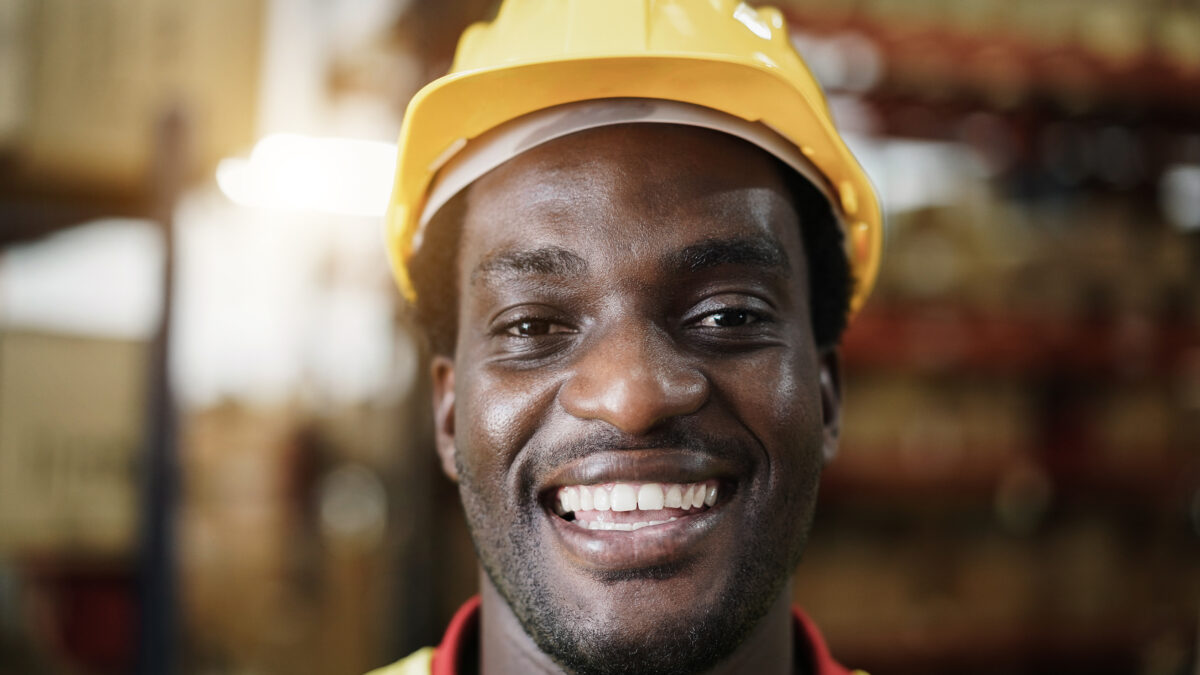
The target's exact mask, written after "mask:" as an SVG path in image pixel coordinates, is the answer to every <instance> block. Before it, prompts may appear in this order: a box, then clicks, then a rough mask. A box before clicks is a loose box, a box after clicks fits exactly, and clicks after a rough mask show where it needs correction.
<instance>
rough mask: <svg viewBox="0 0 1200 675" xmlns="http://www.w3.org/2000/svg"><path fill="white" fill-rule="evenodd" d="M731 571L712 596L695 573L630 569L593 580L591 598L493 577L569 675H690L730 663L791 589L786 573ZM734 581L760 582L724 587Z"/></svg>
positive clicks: (542, 647)
mask: <svg viewBox="0 0 1200 675" xmlns="http://www.w3.org/2000/svg"><path fill="white" fill-rule="evenodd" d="M726 569H729V571H731V572H735V573H734V574H733V575H731V577H729V578H728V579H722V580H720V581H721V583H715V584H713V585H711V586H709V587H708V588H707V591H708V592H700V591H698V590H697V587H696V586H695V585H694V583H695V582H694V580H691V579H687V577H688V576H689V574H688V573H689V572H694V571H695V570H674V569H670V568H668V567H659V568H646V569H638V570H626V571H623V572H621V573H619V576H620V577H622V578H619V579H618V578H607V577H610V576H612V574H608V575H605V576H606V578H605V579H604V580H599V579H595V578H594V577H593V578H592V579H591V580H589V581H588V582H587V584H585V585H589V586H590V585H592V584H596V585H598V586H600V587H601V588H600V589H591V592H588V591H585V590H584V589H572V591H566V592H563V591H561V590H557V589H556V590H552V589H550V588H548V587H547V586H546V585H535V586H532V587H529V586H526V587H524V588H514V587H511V586H509V585H508V584H506V583H505V582H504V578H503V577H499V576H498V575H497V574H495V573H494V572H493V571H492V570H488V576H489V578H490V579H491V581H492V584H493V585H494V586H495V588H496V589H497V591H498V592H499V594H500V596H501V597H502V598H503V599H504V601H505V602H506V603H507V604H508V606H509V607H510V608H511V609H512V611H513V614H514V615H515V618H516V620H517V622H518V623H519V624H520V625H521V627H522V629H523V630H524V631H525V633H526V634H527V635H529V636H530V637H531V638H532V639H533V641H534V643H535V644H536V645H537V647H538V649H539V650H540V651H542V652H543V653H544V654H546V655H547V656H549V657H550V658H551V659H552V660H553V661H554V662H555V663H557V664H558V665H559V666H560V667H562V668H563V669H564V670H565V671H566V672H569V673H574V674H576V675H617V674H625V673H630V674H632V673H639V674H646V675H684V674H686V673H700V672H705V671H708V670H711V669H712V668H713V667H714V666H716V665H717V664H719V663H720V662H722V661H724V660H725V659H727V658H729V656H730V655H732V654H733V653H734V652H735V650H736V649H737V648H738V646H739V645H741V644H742V643H743V642H744V641H745V640H746V639H747V637H748V636H749V635H750V633H751V632H752V631H753V630H754V628H755V627H756V626H757V625H758V623H759V622H760V621H761V620H762V618H763V616H764V615H766V613H767V611H768V610H769V609H770V607H771V605H772V604H773V603H774V602H775V601H776V600H777V599H778V597H779V594H780V593H781V592H782V591H783V588H784V586H785V585H786V580H787V573H786V571H784V573H782V574H781V573H780V570H778V569H775V570H770V571H768V570H767V569H763V568H761V567H760V568H757V569H748V568H747V567H746V566H745V565H733V566H730V568H726ZM613 574H617V573H613ZM681 577H683V578H681ZM527 579H528V578H526V580H527ZM733 580H741V581H743V582H745V581H746V580H754V581H757V582H758V583H757V584H754V583H751V584H749V585H731V584H729V583H724V582H729V581H733ZM522 585H523V586H524V584H522ZM722 588H723V589H724V590H715V589H722ZM574 591H578V592H574ZM571 596H574V597H571Z"/></svg>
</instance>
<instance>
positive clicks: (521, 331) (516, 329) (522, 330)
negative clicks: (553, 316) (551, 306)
mask: <svg viewBox="0 0 1200 675" xmlns="http://www.w3.org/2000/svg"><path fill="white" fill-rule="evenodd" d="M504 332H505V333H507V334H509V335H512V336H513V337H539V336H541V335H550V334H551V333H563V332H566V327H564V326H562V325H560V324H556V323H554V322H553V321H546V320H545V319H522V320H520V321H516V322H514V323H512V324H509V326H508V327H507V328H506V329H505V331H504Z"/></svg>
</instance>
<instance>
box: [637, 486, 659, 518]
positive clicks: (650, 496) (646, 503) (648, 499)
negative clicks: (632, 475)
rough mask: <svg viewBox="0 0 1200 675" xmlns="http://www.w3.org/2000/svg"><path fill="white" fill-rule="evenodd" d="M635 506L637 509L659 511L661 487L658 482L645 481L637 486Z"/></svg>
mask: <svg viewBox="0 0 1200 675" xmlns="http://www.w3.org/2000/svg"><path fill="white" fill-rule="evenodd" d="M637 507H638V510H639V511H659V510H661V509H662V507H663V489H662V486H661V485H659V484H658V483H646V484H645V485H642V487H640V488H638V493H637Z"/></svg>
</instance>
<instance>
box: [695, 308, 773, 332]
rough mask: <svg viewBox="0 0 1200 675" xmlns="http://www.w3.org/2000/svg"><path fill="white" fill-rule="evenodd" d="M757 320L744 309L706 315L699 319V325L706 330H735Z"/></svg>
mask: <svg viewBox="0 0 1200 675" xmlns="http://www.w3.org/2000/svg"><path fill="white" fill-rule="evenodd" d="M758 320H759V319H758V317H757V316H755V315H754V314H752V313H750V312H747V311H746V310H744V309H726V310H722V311H720V312H713V313H712V314H708V315H706V316H705V317H704V318H702V319H700V321H699V325H701V326H704V327H706V328H737V327H739V326H746V325H749V324H752V323H754V322H756V321H758Z"/></svg>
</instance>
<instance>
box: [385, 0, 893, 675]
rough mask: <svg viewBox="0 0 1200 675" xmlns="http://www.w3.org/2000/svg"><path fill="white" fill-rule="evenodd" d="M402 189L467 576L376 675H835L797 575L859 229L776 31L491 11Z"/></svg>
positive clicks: (573, 11) (405, 236)
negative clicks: (458, 500)
mask: <svg viewBox="0 0 1200 675" xmlns="http://www.w3.org/2000/svg"><path fill="white" fill-rule="evenodd" d="M396 180H397V182H396V190H395V193H394V196H393V203H392V208H391V211H390V213H389V244H390V246H391V253H392V260H393V264H394V267H395V270H396V272H397V279H398V281H399V283H400V286H401V288H402V290H404V291H405V293H406V294H407V295H408V296H409V298H410V299H411V300H412V301H413V302H414V306H415V308H416V314H417V317H418V318H419V319H420V321H421V324H422V326H423V327H424V328H425V329H426V330H427V332H428V337H429V339H430V344H431V346H432V348H433V351H434V357H433V362H432V369H433V370H432V372H433V381H434V395H433V399H434V400H433V407H434V418H435V428H436V435H437V449H438V453H439V455H440V458H441V461H442V466H443V469H444V471H445V473H446V474H447V475H448V476H449V477H450V478H451V479H452V480H455V481H457V483H458V485H459V491H460V495H461V497H462V501H463V506H464V509H465V511H466V515H467V521H468V524H469V527H470V530H471V535H472V538H473V541H474V543H475V548H476V551H477V553H478V557H479V561H480V565H481V568H482V571H483V572H484V573H483V574H481V580H480V584H481V594H480V598H478V599H475V600H472V601H471V602H469V603H468V604H467V605H466V606H465V607H464V608H463V609H462V610H460V612H459V614H458V615H457V616H456V618H455V620H454V621H453V622H452V625H451V627H450V629H449V630H448V631H447V633H446V637H445V638H444V639H443V641H442V644H441V646H440V647H438V648H437V649H436V650H432V649H426V650H422V651H420V652H418V653H416V654H414V655H413V656H411V657H409V658H408V659H405V660H404V661H401V662H399V663H397V664H394V665H393V666H390V667H389V668H385V669H383V670H381V671H377V672H378V673H386V674H408V673H431V672H432V673H465V672H476V671H480V672H484V673H558V672H568V673H579V674H590V673H597V674H599V673H755V674H760V673H761V674H771V673H811V674H819V675H829V674H835V673H837V674H844V673H846V672H847V671H846V670H845V669H843V668H842V667H841V666H840V665H838V664H837V663H836V662H834V661H833V659H832V658H831V657H830V656H829V654H828V651H827V650H826V648H825V646H824V644H823V642H822V640H821V637H820V635H819V634H818V633H817V631H816V629H815V627H814V626H813V625H812V624H811V622H809V621H808V619H807V618H805V617H804V615H803V614H802V613H800V612H799V610H793V609H792V608H791V607H790V600H789V599H790V598H791V595H792V593H791V582H790V578H791V573H792V570H793V568H794V567H795V565H796V564H797V562H798V561H799V559H800V555H801V552H802V550H803V548H804V542H805V539H806V537H807V533H808V530H809V527H810V525H811V522H812V517H813V510H814V504H815V500H816V494H817V487H818V483H819V478H820V474H821V469H822V467H823V466H824V464H825V463H826V462H827V461H829V459H831V458H832V457H833V455H834V453H835V451H836V448H837V440H838V420H839V405H840V392H839V390H838V364H837V352H836V344H837V340H838V337H839V335H840V333H841V331H842V329H843V328H844V325H845V322H846V320H847V317H848V315H849V314H850V313H851V311H852V310H853V309H854V308H857V306H858V305H860V304H861V302H862V301H863V299H864V298H865V295H866V293H867V291H868V289H869V287H870V285H871V282H872V280H873V277H874V273H875V269H876V267H877V265H878V260H879V244H880V222H879V221H880V216H879V209H878V205H877V203H876V200H875V197H874V194H873V192H872V190H871V188H870V186H869V184H868V183H867V181H866V178H865V177H864V176H863V174H862V171H861V169H860V168H859V167H858V165H857V164H856V163H855V162H854V160H853V158H852V157H851V156H850V154H849V153H848V151H847V150H846V148H845V146H844V145H843V144H842V142H841V139H840V138H839V137H838V135H837V132H836V130H834V128H833V126H832V124H831V123H830V120H829V116H828V111H827V110H826V108H825V105H824V101H823V99H822V97H821V95H820V92H819V90H818V88H817V86H816V83H815V82H814V81H813V80H812V78H811V76H810V75H809V74H808V72H807V70H806V69H805V68H804V66H803V64H802V63H801V62H800V60H799V57H798V56H797V55H796V54H795V52H794V51H793V50H792V48H791V46H790V44H789V42H788V35H787V30H786V27H785V26H784V24H783V21H782V20H781V18H780V17H779V14H778V13H777V12H776V11H774V10H771V9H760V10H757V11H755V10H753V9H751V8H749V7H747V6H745V5H743V4H737V3H734V2H714V1H712V0H674V1H667V0H658V1H654V0H637V1H630V0H508V2H506V3H505V4H504V5H503V6H502V7H501V9H500V12H499V15H498V17H497V19H496V20H495V21H494V22H492V23H491V24H490V25H479V26H475V27H473V28H471V29H469V30H468V31H467V32H466V33H465V34H464V36H463V39H462V41H461V42H460V44H459V51H458V55H457V58H456V63H455V66H454V68H453V70H452V73H451V74H450V75H448V76H446V77H445V78H442V79H441V80H438V81H437V82H435V83H433V84H431V85H430V86H429V87H427V88H426V89H424V90H422V92H421V93H419V94H418V95H417V96H416V97H415V98H414V100H413V102H412V104H411V105H410V107H409V110H408V113H407V115H406V118H405V123H404V131H403V132H402V137H401V150H400V162H399V165H398V173H397V179H396ZM845 233H849V237H848V239H849V244H850V245H849V253H847V252H846V250H847V249H846V247H844V246H843V241H844V236H845Z"/></svg>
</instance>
